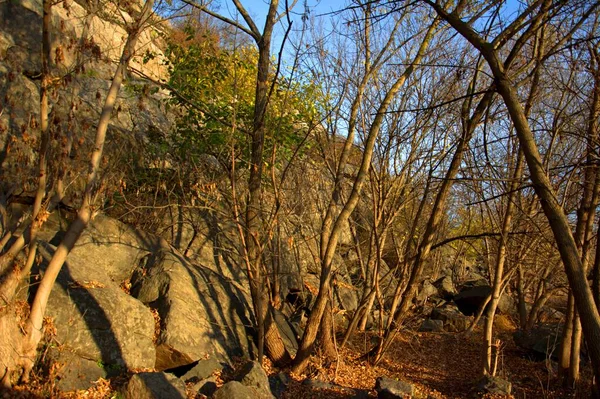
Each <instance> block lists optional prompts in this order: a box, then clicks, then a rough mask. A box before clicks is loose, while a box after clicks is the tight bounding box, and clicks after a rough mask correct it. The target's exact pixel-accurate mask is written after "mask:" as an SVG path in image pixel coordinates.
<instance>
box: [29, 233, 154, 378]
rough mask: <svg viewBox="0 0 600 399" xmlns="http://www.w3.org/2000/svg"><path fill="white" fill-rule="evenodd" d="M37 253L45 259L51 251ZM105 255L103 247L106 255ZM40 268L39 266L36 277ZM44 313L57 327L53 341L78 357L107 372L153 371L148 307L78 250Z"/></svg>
mask: <svg viewBox="0 0 600 399" xmlns="http://www.w3.org/2000/svg"><path fill="white" fill-rule="evenodd" d="M40 252H41V254H42V255H43V257H44V259H45V260H48V259H50V257H51V256H52V254H53V252H54V247H53V246H52V245H50V244H45V245H43V246H41V247H40ZM110 254H111V251H110V248H107V250H106V253H105V257H106V258H110ZM45 266H46V264H45V263H43V264H42V265H41V266H40V269H41V273H43V272H44V269H45ZM47 315H48V316H49V317H50V318H51V319H52V322H53V324H54V326H55V327H56V337H55V339H56V341H57V342H58V343H59V344H60V345H61V346H62V347H63V348H64V349H66V350H69V351H71V352H73V353H74V354H76V355H77V356H79V357H81V358H83V359H88V360H90V361H92V362H97V363H98V364H102V365H104V367H109V368H152V367H154V362H155V350H154V343H153V338H154V328H155V325H154V318H153V316H152V313H151V312H150V309H148V308H147V307H146V306H144V305H143V304H142V303H141V302H140V301H138V300H136V299H135V298H132V297H131V296H129V295H127V294H126V293H125V292H124V291H123V290H122V289H121V288H120V287H119V285H118V284H117V283H116V282H114V281H113V280H112V279H111V278H110V277H109V276H108V275H107V274H106V273H105V272H104V270H103V269H102V268H99V267H98V265H96V264H94V263H93V262H90V261H89V260H88V259H87V257H86V256H85V253H83V252H74V253H71V254H70V255H69V257H68V258H67V261H66V262H65V264H64V266H63V267H62V269H61V271H60V273H59V274H58V277H57V280H56V284H55V286H54V289H53V290H52V293H51V294H50V297H49V299H48V308H47ZM94 377H95V376H94Z"/></svg>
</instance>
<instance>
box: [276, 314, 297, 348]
mask: <svg viewBox="0 0 600 399" xmlns="http://www.w3.org/2000/svg"><path fill="white" fill-rule="evenodd" d="M273 311H274V315H275V324H276V325H277V329H278V330H279V333H280V334H281V339H282V340H283V344H284V345H285V348H286V349H287V350H288V352H290V354H291V355H292V356H295V355H296V352H297V351H298V339H297V338H296V332H295V331H294V328H293V326H292V325H291V324H290V322H289V321H288V319H287V317H285V315H284V314H283V313H282V312H281V311H279V310H277V309H273Z"/></svg>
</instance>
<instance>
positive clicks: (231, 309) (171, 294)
mask: <svg viewBox="0 0 600 399" xmlns="http://www.w3.org/2000/svg"><path fill="white" fill-rule="evenodd" d="M209 266H210V265H208V264H203V265H198V264H192V263H190V262H188V261H187V260H185V259H184V258H183V257H182V256H181V255H179V254H177V253H176V252H171V251H166V250H161V251H158V252H157V253H155V254H153V255H150V256H149V257H148V258H147V259H145V262H143V263H142V264H140V266H139V267H138V268H137V269H136V270H135V272H134V275H133V277H132V279H131V283H132V287H131V294H132V295H133V296H134V297H136V298H138V299H139V300H140V301H142V302H143V303H145V304H148V305H151V306H152V307H155V308H156V309H157V310H158V313H159V315H160V320H161V331H160V334H159V336H158V339H157V344H158V347H157V351H159V352H161V353H165V354H168V355H169V356H158V355H159V353H157V365H156V368H157V369H159V370H160V369H169V368H173V367H178V366H182V365H184V364H188V363H191V361H188V360H190V359H191V360H192V361H193V360H197V359H200V358H203V357H204V356H205V355H207V354H208V355H210V357H211V358H214V359H216V360H218V361H223V362H225V363H230V361H231V357H233V356H248V357H250V356H251V355H252V353H253V351H254V346H253V345H254V343H253V338H252V337H253V334H252V331H251V330H250V329H249V326H251V324H252V323H251V322H250V320H251V317H250V314H249V309H251V308H252V306H251V305H250V299H249V296H248V293H247V291H246V289H245V288H244V286H242V285H241V284H237V283H235V282H233V281H231V280H227V279H225V278H223V277H222V276H221V275H219V274H218V273H217V272H215V271H214V270H212V269H211V268H210V267H209ZM212 266H213V267H214V264H213V265H212ZM159 348H160V349H159ZM174 353H177V354H178V356H177V357H175V356H173V355H172V354H174ZM159 359H160V360H161V362H160V364H159ZM177 359H180V360H177Z"/></svg>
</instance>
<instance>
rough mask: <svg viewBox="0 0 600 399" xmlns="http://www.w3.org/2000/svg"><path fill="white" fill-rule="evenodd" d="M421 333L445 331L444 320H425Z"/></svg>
mask: <svg viewBox="0 0 600 399" xmlns="http://www.w3.org/2000/svg"><path fill="white" fill-rule="evenodd" d="M419 331H421V332H440V331H444V322H443V321H442V320H432V319H426V320H423V323H422V324H421V327H419Z"/></svg>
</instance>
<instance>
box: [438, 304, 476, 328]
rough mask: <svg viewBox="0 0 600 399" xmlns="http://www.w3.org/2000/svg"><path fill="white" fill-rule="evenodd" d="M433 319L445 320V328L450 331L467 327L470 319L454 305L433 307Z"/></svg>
mask: <svg viewBox="0 0 600 399" xmlns="http://www.w3.org/2000/svg"><path fill="white" fill-rule="evenodd" d="M430 318H431V320H441V321H442V322H444V330H445V331H448V332H461V331H464V330H466V329H467V327H468V326H469V322H470V319H469V318H468V317H467V316H465V315H464V314H462V313H461V312H459V311H458V309H456V308H453V307H446V308H433V310H432V311H431V316H430Z"/></svg>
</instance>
